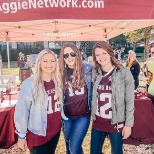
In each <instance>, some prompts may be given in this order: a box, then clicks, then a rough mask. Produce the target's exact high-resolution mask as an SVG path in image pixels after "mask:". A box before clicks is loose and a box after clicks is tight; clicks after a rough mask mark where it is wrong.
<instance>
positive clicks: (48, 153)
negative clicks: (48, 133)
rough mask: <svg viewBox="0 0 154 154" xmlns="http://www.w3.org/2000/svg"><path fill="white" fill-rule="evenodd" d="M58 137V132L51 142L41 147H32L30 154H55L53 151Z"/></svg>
mask: <svg viewBox="0 0 154 154" xmlns="http://www.w3.org/2000/svg"><path fill="white" fill-rule="evenodd" d="M59 137H60V132H58V133H57V134H56V135H55V136H54V137H53V138H52V139H51V140H49V141H48V142H46V143H44V144H43V145H40V146H36V147H33V149H30V150H29V151H30V154H55V150H56V147H57V144H58V140H59Z"/></svg>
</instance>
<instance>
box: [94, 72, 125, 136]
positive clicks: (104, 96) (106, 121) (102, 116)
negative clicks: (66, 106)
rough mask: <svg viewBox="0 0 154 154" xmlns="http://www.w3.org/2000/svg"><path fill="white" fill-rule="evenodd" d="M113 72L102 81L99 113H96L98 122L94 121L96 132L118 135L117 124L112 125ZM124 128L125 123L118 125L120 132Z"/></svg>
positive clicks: (98, 105) (99, 94)
mask: <svg viewBox="0 0 154 154" xmlns="http://www.w3.org/2000/svg"><path fill="white" fill-rule="evenodd" d="M112 74H113V70H111V71H110V72H108V73H107V74H106V75H105V76H104V77H103V78H102V80H101V81H100V83H99V85H98V88H97V92H98V96H99V97H98V101H97V111H96V120H95V121H93V126H92V127H93V128H94V129H96V130H100V131H104V132H108V133H116V132H117V124H116V125H112V124H111V118H112V108H111V107H112V104H111V95H112V89H111V76H112ZM122 128H123V122H122V123H118V130H119V131H121V130H122Z"/></svg>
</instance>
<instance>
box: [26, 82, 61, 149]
mask: <svg viewBox="0 0 154 154" xmlns="http://www.w3.org/2000/svg"><path fill="white" fill-rule="evenodd" d="M44 86H45V90H46V92H47V94H48V107H47V129H46V136H39V135H37V134H34V133H33V132H31V131H29V130H28V133H27V136H26V137H27V146H28V148H29V149H32V148H33V147H34V146H39V145H43V144H44V143H46V142H47V141H49V140H50V139H52V138H53V137H54V136H55V135H56V134H57V133H58V132H59V131H60V130H61V113H60V102H59V101H58V100H57V97H56V95H55V84H54V82H53V81H52V80H51V81H50V82H45V81H44ZM36 120H37V119H36ZM42 125H43V124H42Z"/></svg>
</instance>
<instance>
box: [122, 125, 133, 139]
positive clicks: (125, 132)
mask: <svg viewBox="0 0 154 154" xmlns="http://www.w3.org/2000/svg"><path fill="white" fill-rule="evenodd" d="M131 132H132V129H131V127H126V126H125V127H124V128H123V130H122V136H123V139H127V138H128V137H129V136H130V135H131Z"/></svg>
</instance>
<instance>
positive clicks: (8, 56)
mask: <svg viewBox="0 0 154 154" xmlns="http://www.w3.org/2000/svg"><path fill="white" fill-rule="evenodd" d="M6 44H7V59H8V74H9V75H10V54H9V42H6Z"/></svg>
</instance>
